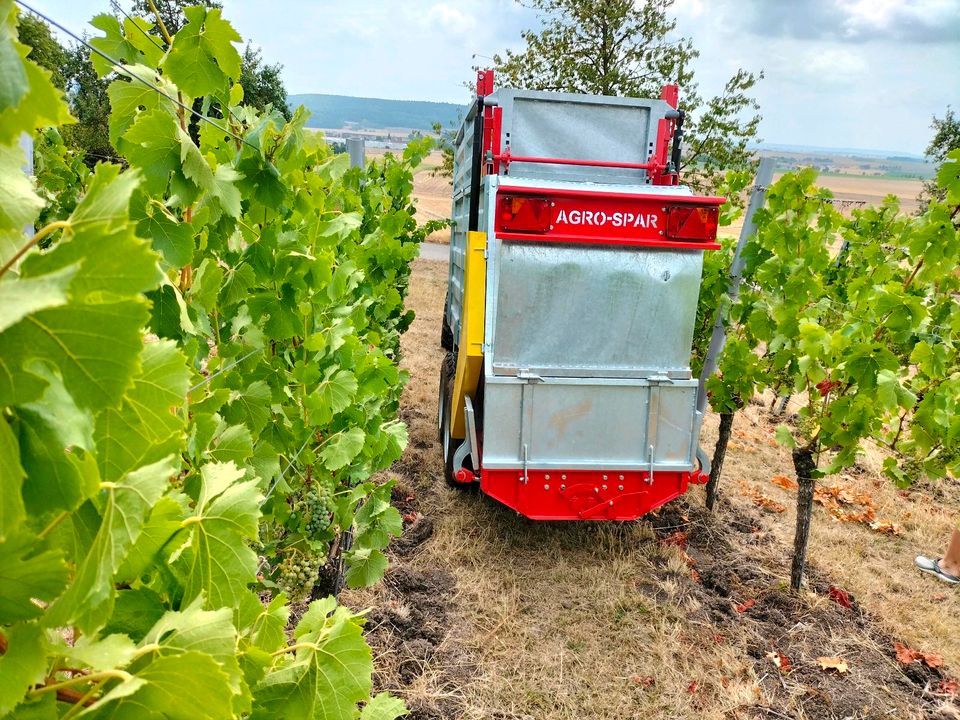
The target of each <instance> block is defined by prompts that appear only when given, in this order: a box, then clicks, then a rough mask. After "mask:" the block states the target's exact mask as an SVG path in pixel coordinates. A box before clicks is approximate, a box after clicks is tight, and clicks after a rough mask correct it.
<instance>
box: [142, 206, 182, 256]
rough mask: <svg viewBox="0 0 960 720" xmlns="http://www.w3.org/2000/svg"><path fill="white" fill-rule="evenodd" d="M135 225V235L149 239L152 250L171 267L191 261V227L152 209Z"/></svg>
mask: <svg viewBox="0 0 960 720" xmlns="http://www.w3.org/2000/svg"><path fill="white" fill-rule="evenodd" d="M152 212H153V214H152V215H151V214H148V215H146V216H145V217H144V218H143V219H142V220H140V222H138V223H137V234H138V235H139V236H140V237H145V238H150V243H151V245H152V246H153V249H154V250H156V251H157V252H158V253H160V255H161V256H162V257H163V259H164V260H165V261H166V262H167V263H169V264H170V265H171V266H172V267H176V268H179V267H183V266H184V265H187V264H189V263H190V261H191V260H192V259H193V235H194V231H193V227H192V226H191V225H190V224H189V223H185V222H177V221H176V220H175V219H174V218H172V217H169V216H168V215H166V214H165V213H164V212H162V211H159V210H156V209H154V210H153V211H152Z"/></svg>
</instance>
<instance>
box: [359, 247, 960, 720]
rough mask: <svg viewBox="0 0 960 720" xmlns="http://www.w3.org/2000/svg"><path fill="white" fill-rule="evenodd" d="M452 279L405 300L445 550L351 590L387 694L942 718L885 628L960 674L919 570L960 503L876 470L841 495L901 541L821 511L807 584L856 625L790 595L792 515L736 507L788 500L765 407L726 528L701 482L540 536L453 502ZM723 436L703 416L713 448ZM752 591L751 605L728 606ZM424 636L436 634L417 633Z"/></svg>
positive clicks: (423, 456) (411, 462) (414, 417)
mask: <svg viewBox="0 0 960 720" xmlns="http://www.w3.org/2000/svg"><path fill="white" fill-rule="evenodd" d="M445 283H446V266H445V264H444V263H438V262H428V261H423V260H420V261H417V263H416V264H415V269H414V275H413V280H412V282H411V294H410V297H409V301H408V302H409V305H410V306H411V307H413V308H414V309H415V310H416V312H417V319H416V320H415V322H414V324H413V326H412V327H411V329H410V331H409V332H408V333H407V335H406V336H405V337H404V340H403V345H404V351H405V359H404V365H405V367H406V368H407V369H408V370H409V371H410V375H411V380H410V383H409V385H408V386H407V388H406V390H405V393H404V401H403V411H402V412H403V416H404V419H405V420H406V422H407V423H408V425H409V427H410V437H411V442H410V446H409V447H408V449H407V452H406V453H405V456H404V458H403V460H401V461H400V463H398V465H397V466H396V467H395V468H394V471H395V472H396V473H397V474H398V475H399V477H400V479H401V483H402V485H403V487H404V492H407V491H409V493H410V494H411V495H412V496H414V497H415V500H414V502H415V503H416V504H417V506H418V508H417V509H418V511H419V513H420V514H421V515H423V516H426V517H427V518H430V519H432V525H433V533H432V537H430V539H429V540H427V541H426V542H424V543H423V544H422V545H419V547H418V548H417V550H416V552H415V553H413V554H411V555H409V556H407V555H404V556H403V557H397V558H395V559H394V563H393V568H394V569H393V570H391V575H390V576H388V578H387V582H386V583H384V584H383V585H381V586H378V587H377V588H375V589H373V590H368V591H363V592H352V593H346V594H345V600H346V601H347V602H348V603H349V604H351V605H353V606H355V607H368V606H374V607H375V610H374V612H373V613H372V614H371V626H372V630H371V634H370V637H371V642H372V644H373V645H374V648H375V653H376V655H377V657H376V662H377V667H378V680H377V681H378V685H379V686H380V687H383V688H387V689H390V690H391V691H392V692H395V693H397V694H398V695H401V696H402V697H404V698H405V699H406V700H407V702H408V703H409V704H410V706H411V707H412V708H415V712H414V714H413V715H412V717H413V718H415V719H417V720H425V719H428V718H429V719H430V720H433V719H435V718H436V719H439V718H468V719H471V720H480V719H481V718H484V719H487V718H492V719H497V720H508V719H510V720H514V719H517V720H519V719H523V720H533V719H536V720H541V719H544V720H546V719H550V720H554V719H556V720H567V719H569V720H573V719H574V718H576V719H578V720H579V719H582V718H583V719H585V718H590V719H594V718H595V719H598V720H599V719H606V718H611V719H612V718H618V719H622V718H639V717H643V718H655V719H663V720H666V719H667V718H690V717H697V718H705V719H713V718H715V719H717V720H720V719H721V718H723V719H726V718H745V719H746V718H776V717H779V718H784V717H787V718H811V719H813V718H818V719H819V718H832V717H846V716H849V717H853V718H873V717H878V718H879V717H896V718H918V719H919V718H921V717H932V715H927V714H926V713H927V712H929V709H930V707H932V704H931V703H927V702H926V701H922V700H920V697H921V695H922V690H920V689H917V688H916V684H915V683H916V681H915V680H914V681H913V682H911V681H909V680H907V679H906V677H905V676H904V675H903V673H902V671H901V669H900V668H899V667H898V666H897V665H896V663H895V661H894V660H893V656H892V652H891V651H890V647H889V644H890V638H889V637H887V636H886V635H884V634H883V632H882V629H885V630H886V631H888V632H889V633H890V635H892V636H893V637H896V638H902V639H904V640H906V641H907V642H908V643H910V644H913V645H916V646H918V647H920V648H922V649H928V650H937V651H940V652H942V653H943V655H944V656H945V658H946V659H947V662H948V663H949V664H950V665H952V666H954V667H957V666H958V663H960V636H957V634H956V633H954V632H952V630H953V625H954V619H955V618H956V617H957V610H958V607H957V603H958V597H957V595H956V593H955V592H952V591H950V590H949V589H945V588H944V587H942V586H940V585H937V584H935V581H933V580H929V579H927V578H924V577H920V576H919V575H918V574H916V573H915V572H914V571H913V569H912V559H913V555H914V553H915V552H916V551H921V550H922V551H931V552H932V551H935V550H936V548H937V546H938V545H940V544H941V543H942V542H943V541H944V540H945V537H946V533H947V531H948V530H949V528H950V524H951V522H952V519H953V517H955V515H956V510H957V509H958V508H957V506H956V505H951V507H949V508H946V509H944V510H940V509H939V507H938V505H937V504H936V503H935V502H933V501H932V500H931V499H930V498H928V497H926V496H920V495H919V494H914V496H911V498H910V499H905V498H903V497H901V496H900V495H898V494H897V493H896V491H895V490H894V489H892V488H891V487H890V485H889V483H887V482H886V481H884V480H882V479H880V478H879V477H878V476H877V474H876V472H875V463H876V459H875V458H867V459H866V460H865V463H866V464H867V465H869V466H870V468H872V469H867V470H865V471H864V472H861V473H859V474H857V475H856V476H851V477H850V478H849V479H847V480H845V482H849V483H850V484H851V485H852V486H854V487H857V488H862V489H865V490H869V491H870V492H871V493H872V494H873V496H874V497H875V499H876V504H877V506H878V514H881V515H889V517H890V519H892V520H895V521H897V522H899V523H900V524H902V525H903V527H904V529H905V530H904V536H903V537H901V538H893V537H889V536H885V535H878V534H876V533H874V532H872V531H870V530H867V529H864V528H862V527H860V526H854V525H852V524H850V523H837V522H833V521H832V520H830V518H829V517H828V516H827V515H826V514H825V513H823V512H822V511H818V512H817V518H816V521H815V524H814V529H813V537H812V549H811V566H812V571H813V572H812V578H814V579H816V582H817V583H818V584H823V582H827V581H825V580H824V579H823V577H824V574H825V573H829V582H832V583H835V584H837V585H839V586H842V587H844V588H846V589H848V590H849V591H851V592H852V593H854V594H855V595H856V598H857V600H858V601H859V606H860V607H861V608H862V609H863V611H864V612H865V613H866V615H862V614H854V613H853V612H851V611H848V610H844V609H842V608H840V607H839V606H838V605H836V604H834V603H832V602H830V601H829V600H828V599H826V597H825V595H823V594H822V590H821V594H815V593H813V592H807V593H804V594H803V595H802V596H800V597H797V596H794V595H792V594H790V593H789V592H787V591H785V590H784V582H785V580H786V578H787V575H788V566H787V557H788V547H789V540H790V535H791V528H792V521H793V511H792V507H791V509H790V510H788V511H787V512H785V513H783V514H782V515H776V514H768V513H761V512H760V511H758V510H757V509H756V508H755V507H753V505H752V503H751V501H750V499H749V498H748V497H747V496H745V495H741V492H742V490H741V488H747V489H754V490H762V492H763V493H765V494H766V495H768V496H771V497H773V498H776V499H778V500H779V501H780V502H782V503H783V504H785V505H788V506H792V503H793V499H792V497H791V494H790V493H788V492H786V491H783V490H781V489H780V488H778V487H775V486H773V485H772V484H771V483H770V482H769V478H770V477H771V476H772V475H774V474H777V473H783V474H789V473H790V464H789V463H790V460H789V455H788V453H787V452H786V451H784V450H783V449H781V448H779V447H778V446H776V443H775V442H773V440H772V437H773V436H772V429H773V427H774V426H773V425H772V424H770V423H769V422H768V420H767V419H766V415H767V412H766V409H765V408H759V407H756V406H750V407H749V408H748V409H747V411H746V412H745V413H744V414H743V415H742V416H741V417H738V419H737V422H736V424H735V433H736V436H735V439H734V443H733V444H732V446H731V448H730V450H729V452H728V455H727V461H726V469H727V472H726V479H725V481H724V491H725V498H726V499H727V500H728V501H729V502H724V503H722V504H721V508H720V510H719V513H718V518H711V517H709V516H707V515H706V513H705V512H703V510H702V509H701V506H702V490H700V489H699V488H695V489H693V490H692V491H691V492H690V493H689V495H688V498H689V501H688V502H689V505H686V504H684V503H681V502H678V503H674V504H672V505H671V506H670V507H672V508H673V509H668V510H667V512H666V513H665V514H660V515H659V516H652V517H648V518H645V520H644V521H641V522H637V523H622V524H613V523H608V524H603V523H535V522H532V521H528V520H526V519H524V518H522V517H520V516H518V515H517V514H515V513H513V512H512V511H510V510H508V509H507V508H505V507H503V506H501V505H499V504H497V503H496V502H494V501H492V500H490V499H489V498H486V497H485V496H482V495H471V494H467V493H463V492H461V491H454V490H450V489H449V488H447V487H446V486H445V485H444V484H443V482H442V480H440V477H441V467H440V453H439V449H438V448H437V446H436V426H435V418H436V395H437V388H436V383H437V373H438V368H439V365H440V361H441V351H440V349H439V345H438V341H439V328H440V318H441V312H442V307H443V298H444V293H445V289H446V288H445ZM715 427H716V422H715V418H710V419H709V420H708V422H707V427H706V429H705V432H704V437H703V442H704V446H705V447H707V446H708V445H707V443H710V444H712V442H713V441H714V438H715ZM740 483H742V485H741V484H740ZM674 528H682V529H683V530H684V532H686V533H688V534H689V536H690V545H689V546H688V547H687V553H686V554H684V553H683V552H681V550H680V549H678V548H677V547H674V546H671V545H669V544H666V543H664V542H662V540H663V537H664V535H665V534H666V533H669V532H670V531H672V530H673V529H674ZM734 528H736V529H734ZM691 563H693V567H694V568H696V569H699V571H700V573H702V574H703V578H702V580H701V579H699V578H698V576H697V573H696V572H693V571H692V570H691ZM812 584H813V583H812ZM410 588H413V590H411V589H410ZM945 590H946V592H945ZM749 598H756V599H757V603H758V604H757V608H756V612H755V611H754V610H751V611H749V612H746V613H743V614H740V613H737V612H735V611H734V610H733V607H734V605H736V604H738V603H741V602H743V601H744V600H746V599H749ZM761 610H762V611H763V612H759V611H761ZM877 623H880V625H881V626H882V628H881V627H878V626H877ZM416 625H422V626H423V627H424V628H425V630H424V632H423V633H420V634H419V635H418V634H417V633H414V634H413V635H412V636H411V635H410V634H409V633H408V630H409V629H410V627H411V626H416ZM398 628H400V629H399V630H398ZM403 628H406V629H403ZM388 631H389V632H388ZM391 633H392V634H391ZM405 633H406V634H405ZM421 636H426V637H428V638H430V642H428V643H426V645H424V642H423V639H422V637H421ZM411 638H413V639H411ZM431 643H433V644H432V645H431ZM773 646H776V647H778V648H779V649H781V650H782V651H783V652H785V653H788V654H789V655H790V657H791V660H792V661H793V663H794V664H795V666H796V670H795V671H794V672H793V673H792V674H790V675H781V674H780V673H779V672H778V671H776V670H775V669H774V668H773V666H772V665H771V664H770V661H769V660H767V659H765V658H764V654H765V653H766V652H767V651H769V650H770V648H771V647H773ZM424 648H426V649H424ZM818 655H842V656H844V657H846V658H848V659H849V660H850V662H851V666H852V668H853V670H852V671H851V673H850V674H849V675H847V676H843V677H831V676H828V675H827V674H826V673H824V672H823V671H822V670H820V669H819V667H818V666H817V665H816V657H817V656H818ZM921 706H922V707H921ZM851 708H852V709H851Z"/></svg>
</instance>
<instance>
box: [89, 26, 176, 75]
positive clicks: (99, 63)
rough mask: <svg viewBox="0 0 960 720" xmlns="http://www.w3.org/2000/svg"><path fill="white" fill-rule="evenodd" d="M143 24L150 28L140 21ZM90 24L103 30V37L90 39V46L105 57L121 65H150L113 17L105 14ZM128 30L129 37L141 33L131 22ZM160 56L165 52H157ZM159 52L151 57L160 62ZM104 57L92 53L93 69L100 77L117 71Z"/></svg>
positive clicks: (153, 53) (142, 27) (143, 27)
mask: <svg viewBox="0 0 960 720" xmlns="http://www.w3.org/2000/svg"><path fill="white" fill-rule="evenodd" d="M140 22H141V23H142V24H141V25H140V26H139V27H140V28H141V29H145V27H149V25H146V23H145V22H144V21H143V20H140ZM90 24H91V25H93V27H95V28H96V29H97V30H102V31H103V33H104V34H103V35H98V36H97V37H92V38H90V41H89V42H90V44H91V45H92V46H93V47H95V48H96V49H97V50H99V51H100V52H102V53H103V55H106V56H108V57H109V58H110V59H111V60H116V61H117V62H119V63H121V64H126V65H134V64H137V63H144V64H149V63H148V62H147V58H145V57H144V54H143V52H141V50H140V48H139V47H137V46H136V45H134V44H133V43H132V42H130V41H129V40H128V39H127V38H126V37H125V36H124V33H123V30H122V29H121V28H120V21H119V20H118V19H117V18H116V17H114V16H113V15H109V14H107V13H103V14H101V15H97V16H96V17H95V18H93V20H91V21H90ZM126 25H127V27H126V29H127V30H129V31H131V32H129V33H128V35H133V34H135V33H139V32H140V30H138V29H137V27H134V26H132V24H130V22H129V21H127V23H126ZM157 52H158V53H159V55H163V51H157ZM157 52H151V53H150V55H151V56H152V57H154V58H156V60H159V56H158V54H157ZM103 55H100V54H98V53H95V52H94V53H90V62H91V63H92V64H93V69H94V70H96V71H97V75H99V76H100V77H106V76H107V75H109V74H110V73H112V72H113V71H114V70H115V66H114V64H113V63H112V62H110V60H107V59H106V58H105V57H103Z"/></svg>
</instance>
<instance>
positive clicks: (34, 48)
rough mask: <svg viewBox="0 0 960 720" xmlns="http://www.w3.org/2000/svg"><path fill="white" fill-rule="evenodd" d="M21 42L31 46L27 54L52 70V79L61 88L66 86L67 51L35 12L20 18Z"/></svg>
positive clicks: (41, 65) (45, 67) (37, 62)
mask: <svg viewBox="0 0 960 720" xmlns="http://www.w3.org/2000/svg"><path fill="white" fill-rule="evenodd" d="M20 42H22V43H23V44H24V45H29V46H30V54H29V55H28V56H27V57H29V58H30V59H31V60H33V62H35V63H36V64H37V65H39V66H40V67H42V68H44V69H45V70H49V71H50V81H51V82H52V83H53V84H54V85H55V86H56V87H57V88H59V89H60V90H63V89H64V87H65V86H66V79H65V78H64V75H63V69H64V65H66V62H67V52H66V50H64V48H63V46H62V45H61V44H60V43H59V42H57V39H56V38H55V37H54V36H53V33H52V32H50V27H49V26H48V25H47V24H46V23H45V22H44V21H43V20H41V19H40V18H38V17H37V16H36V15H34V14H33V13H25V14H24V15H23V16H22V17H21V18H20Z"/></svg>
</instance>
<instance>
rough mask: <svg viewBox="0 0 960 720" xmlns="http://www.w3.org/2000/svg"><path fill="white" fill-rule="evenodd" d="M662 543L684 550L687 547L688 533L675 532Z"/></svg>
mask: <svg viewBox="0 0 960 720" xmlns="http://www.w3.org/2000/svg"><path fill="white" fill-rule="evenodd" d="M660 542H661V543H663V544H664V545H674V546H676V547H678V548H680V549H681V550H682V549H683V548H685V547H686V546H687V533H686V532H684V531H683V530H675V531H674V532H672V533H670V534H669V535H667V536H666V537H665V538H663V540H661V541H660Z"/></svg>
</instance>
